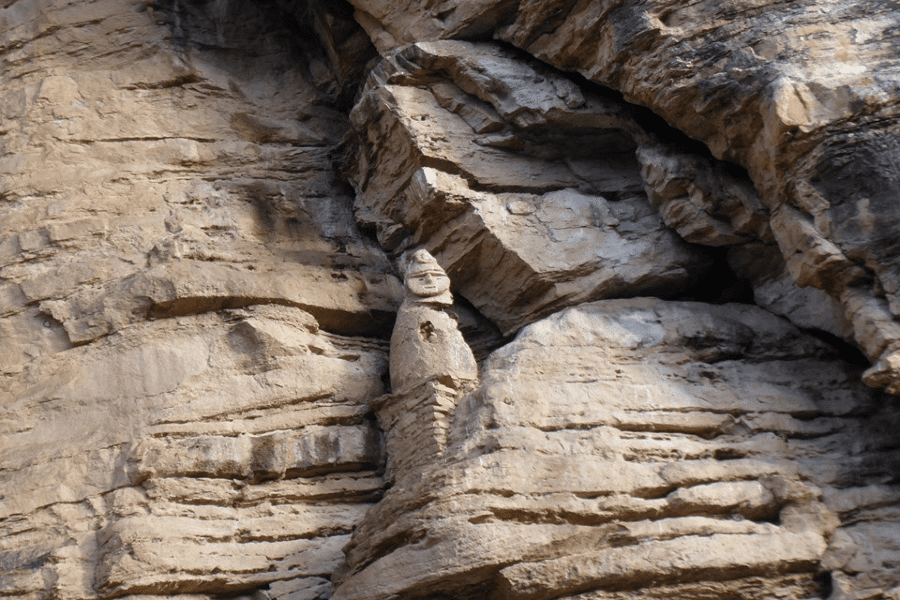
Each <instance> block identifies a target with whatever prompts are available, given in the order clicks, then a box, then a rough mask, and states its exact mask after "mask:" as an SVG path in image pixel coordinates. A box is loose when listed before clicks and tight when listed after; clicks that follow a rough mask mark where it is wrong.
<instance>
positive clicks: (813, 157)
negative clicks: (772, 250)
mask: <svg viewBox="0 0 900 600" xmlns="http://www.w3.org/2000/svg"><path fill="white" fill-rule="evenodd" d="M352 1H353V4H354V5H355V6H356V7H357V9H358V13H359V14H358V20H359V21H360V23H361V24H362V25H363V26H364V27H366V29H367V30H368V31H369V34H370V36H371V37H372V39H373V40H374V42H375V44H376V46H377V47H378V48H379V50H381V51H382V52H387V51H389V50H390V49H392V48H397V47H400V46H403V45H405V44H408V43H416V42H418V43H421V42H422V41H423V40H436V39H443V38H450V37H467V36H480V37H484V36H487V35H493V36H494V37H496V38H499V39H502V40H504V41H506V42H509V43H511V44H513V45H515V46H517V47H519V48H522V49H524V50H526V51H528V52H529V53H531V54H532V55H534V56H536V57H538V58H540V59H541V60H544V61H546V62H547V63H549V64H552V65H555V66H557V67H559V68H561V69H565V70H567V71H577V72H579V73H581V74H582V75H584V76H585V77H587V78H588V79H590V80H591V81H594V82H597V83H601V84H604V85H607V86H610V87H612V88H614V89H616V90H618V91H620V92H621V93H622V94H624V96H625V98H626V99H627V100H629V101H631V102H636V103H638V104H642V105H644V106H648V107H650V108H651V109H652V110H653V111H654V112H655V113H656V114H658V115H661V116H662V117H663V118H664V119H665V120H666V121H667V122H668V123H669V124H671V125H673V126H675V127H676V128H678V129H679V130H681V131H682V132H684V133H686V134H688V135H689V136H691V137H693V138H695V139H697V140H700V141H702V142H704V143H705V144H706V145H707V146H708V147H709V148H710V150H711V151H712V153H713V154H714V155H715V156H717V157H718V158H724V159H728V160H733V161H736V162H738V163H739V164H741V165H743V166H744V167H745V168H746V169H747V171H748V172H749V174H750V176H751V177H752V179H753V182H754V183H755V185H756V187H757V188H758V189H759V190H760V194H761V196H760V197H761V200H762V202H763V204H764V205H765V206H766V207H767V208H768V209H769V211H771V217H770V223H771V228H772V232H773V234H774V236H775V238H776V240H777V243H778V246H779V247H780V249H781V252H782V254H783V256H784V258H785V260H786V262H787V265H788V269H789V271H790V274H791V277H792V278H793V280H794V282H795V283H797V284H799V285H801V286H815V287H817V288H820V289H823V290H825V291H826V292H828V293H829V294H831V295H832V296H833V297H834V298H835V299H837V300H838V301H839V302H840V303H841V305H842V309H843V312H844V315H845V318H846V319H847V321H848V322H851V323H852V324H853V330H854V336H855V339H856V341H857V343H858V344H859V345H860V346H861V347H862V348H863V349H864V351H865V352H866V354H867V355H868V356H869V357H870V359H872V360H873V361H877V364H876V366H875V367H873V369H872V370H871V371H870V372H869V373H867V375H866V381H867V383H869V384H870V385H875V386H887V387H888V388H889V389H891V390H893V391H898V390H900V323H898V320H897V316H898V314H900V301H898V300H897V297H896V294H897V292H898V290H900V275H898V273H900V271H898V270H897V260H896V255H897V246H896V240H897V239H898V238H900V235H898V234H900V232H898V230H897V225H896V224H897V223H898V219H897V218H896V216H895V215H896V212H897V209H896V201H895V198H896V196H897V192H898V189H900V172H898V170H897V167H896V165H897V164H898V162H900V147H898V146H897V142H896V139H897V133H898V129H897V127H898V126H897V116H898V109H897V107H898V104H897V102H896V98H897V97H898V91H900V90H898V88H900V84H898V82H900V61H898V59H897V57H898V56H900V53H898V51H897V49H898V42H897V31H898V30H900V12H898V11H897V10H896V5H895V3H893V2H891V1H889V0H872V1H870V2H865V3H857V2H842V1H835V2H828V3H827V4H825V5H823V4H822V3H821V2H818V1H815V0H804V1H802V2H789V3H784V2H777V1H775V0H761V1H752V2H751V1H743V2H728V3H726V4H722V3H721V2H719V1H718V0H703V1H701V2H693V3H691V4H690V5H684V4H683V3H681V2H674V1H672V0H648V1H645V2H631V3H623V2H618V1H615V0H603V1H598V2H587V1H581V2H576V1H574V0H520V1H513V0H510V1H508V2H499V3H494V2H471V3H465V4H464V5H461V3H457V2H439V3H425V4H422V3H412V2H409V1H408V0H406V1H403V0H400V1H394V0H352ZM876 332H877V333H876Z"/></svg>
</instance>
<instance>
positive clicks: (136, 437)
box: [0, 0, 402, 600]
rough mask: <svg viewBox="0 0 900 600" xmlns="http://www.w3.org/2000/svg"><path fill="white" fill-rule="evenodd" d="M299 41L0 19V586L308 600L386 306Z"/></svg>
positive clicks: (365, 442)
mask: <svg viewBox="0 0 900 600" xmlns="http://www.w3.org/2000/svg"><path fill="white" fill-rule="evenodd" d="M298 31H301V29H300V27H299V26H298V25H297V24H296V23H294V22H293V21H292V19H291V17H290V16H289V15H287V14H286V13H283V12H281V11H280V9H279V8H278V7H277V6H276V5H275V3H265V2H263V3H239V2H231V3H228V2H224V3H222V2H220V3H189V4H185V3H173V2H169V3H166V2H160V3H145V2H127V1H126V2H123V1H120V0H115V1H100V0H98V1H94V2H89V1H85V2H77V3H69V2H55V1H48V2H43V1H18V2H3V3H2V8H0V39H2V44H0V47H2V53H0V61H2V62H0V78H2V83H3V85H2V92H0V123H2V127H0V128H2V136H0V140H2V141H0V144H2V155H0V164H2V167H0V198H2V200H0V214H2V218H0V221H2V223H3V230H2V232H0V314H2V319H0V496H2V497H0V596H3V597H7V596H9V597H15V598H69V599H77V600H84V599H88V598H99V597H123V596H125V597H127V596H129V595H135V594H138V595H140V594H151V595H154V594H156V595H165V596H172V597H177V596H178V595H179V594H201V595H204V594H211V595H221V594H223V593H238V592H240V591H242V590H249V592H248V593H253V591H254V590H257V589H260V588H262V589H265V588H266V586H267V585H268V586H269V590H270V592H271V594H272V595H271V597H273V598H301V597H306V598H315V597H320V596H321V595H327V593H329V590H330V589H331V583H330V574H331V573H332V572H333V571H334V569H335V568H336V567H337V565H338V564H340V563H341V562H342V557H343V555H342V553H341V547H342V546H343V545H344V544H345V543H346V541H347V539H348V537H347V536H348V534H349V532H350V531H351V530H352V528H353V526H354V525H355V523H356V521H357V520H358V518H359V517H360V516H361V515H362V514H363V512H364V510H365V508H366V506H367V505H368V504H369V503H371V502H373V501H374V500H375V499H377V497H378V495H379V494H380V488H381V486H382V480H381V477H380V476H379V475H377V474H376V473H375V471H376V470H377V469H379V468H380V465H382V464H383V460H384V459H383V456H382V451H381V441H380V436H379V434H378V432H377V429H376V428H375V427H374V425H373V419H372V418H371V416H370V408H369V406H368V403H369V401H370V400H371V399H372V398H376V397H379V396H381V395H382V394H383V393H384V391H385V389H384V386H383V383H382V379H381V378H382V376H383V375H385V374H386V370H387V344H386V342H385V341H384V340H383V339H368V338H364V337H349V336H347V335H346V334H352V335H355V336H366V335H372V334H378V335H380V336H384V335H386V334H387V333H388V332H389V327H390V324H391V320H392V313H393V311H394V310H395V309H396V306H397V305H398V303H399V300H400V299H401V297H402V288H401V286H400V283H399V281H398V280H397V279H396V278H395V277H394V275H393V272H392V267H391V265H390V263H389V262H388V261H387V260H386V258H385V257H384V255H383V254H382V252H381V250H380V249H379V248H378V247H377V246H376V245H375V244H374V243H372V242H371V241H369V240H368V239H367V238H365V237H363V236H361V235H360V234H359V232H358V231H357V228H356V225H355V223H354V221H353V218H352V213H351V198H350V197H349V196H348V195H347V193H348V187H347V186H346V184H344V183H343V182H342V181H341V180H340V178H339V177H338V176H336V174H335V173H334V171H333V169H332V167H331V163H330V159H329V157H328V154H329V152H330V151H331V148H332V147H333V146H334V144H335V143H336V142H337V141H338V140H339V139H340V137H341V135H342V134H343V132H344V130H345V129H346V126H347V120H346V117H345V115H343V114H341V113H340V112H339V111H337V110H335V109H334V108H332V106H331V102H332V100H331V99H330V98H332V97H333V95H332V96H329V90H328V89H325V90H324V91H320V90H319V89H317V88H316V87H315V86H314V85H313V83H312V82H313V81H315V78H314V77H313V76H312V75H311V74H310V68H311V67H310V65H312V64H314V63H315V61H316V60H319V61H321V58H320V55H319V53H318V51H317V50H315V47H314V46H312V45H311V46H310V47H309V48H306V47H304V46H303V45H298V43H297V40H298V39H299V40H301V41H302V40H303V38H304V37H306V38H307V39H308V40H311V39H313V38H312V36H305V35H299V36H298ZM322 64H327V62H323V63H322ZM323 68H324V67H323ZM241 307H245V308H241ZM340 334H344V335H340ZM195 597H196V596H195ZM203 597H206V596H203Z"/></svg>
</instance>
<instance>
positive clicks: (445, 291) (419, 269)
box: [403, 250, 453, 304]
mask: <svg viewBox="0 0 900 600" xmlns="http://www.w3.org/2000/svg"><path fill="white" fill-rule="evenodd" d="M403 282H404V284H405V285H406V290H407V292H408V294H409V295H410V296H414V298H411V299H412V300H426V301H429V302H438V303H440V304H452V303H453V297H452V296H451V295H450V291H449V290H450V278H449V277H447V273H445V272H444V269H442V268H441V266H440V265H439V264H438V263H437V261H436V260H435V259H434V257H433V256H431V254H430V253H429V252H428V251H427V250H416V251H415V252H414V253H413V254H412V256H410V257H409V259H407V264H406V272H405V273H404V277H403Z"/></svg>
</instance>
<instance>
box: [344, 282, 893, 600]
mask: <svg viewBox="0 0 900 600" xmlns="http://www.w3.org/2000/svg"><path fill="white" fill-rule="evenodd" d="M858 378H859V370H858V369H857V368H854V367H851V366H849V365H847V364H846V363H844V362H843V361H841V360H840V358H839V357H838V356H837V355H836V354H835V353H834V352H833V350H831V349H830V348H829V347H828V346H826V345H825V344H823V343H822V342H820V341H818V340H817V339H815V338H812V337H810V336H807V335H805V334H803V333H801V332H800V331H799V330H797V329H796V328H794V327H793V326H791V325H790V324H788V323H787V322H786V321H784V320H781V319H778V318H776V317H773V316H772V315H771V314H769V313H767V312H765V311H763V310H761V309H758V308H753V307H748V306H741V305H723V306H710V305H705V304H701V303H677V302H664V301H660V300H656V299H633V300H609V301H601V302H596V303H590V304H585V305H582V306H579V307H575V308H570V309H567V310H564V311H561V312H560V313H557V314H556V315H553V316H552V317H549V318H547V319H544V320H542V321H539V322H537V323H534V324H532V325H530V326H528V327H526V328H524V329H523V330H522V331H521V332H520V334H519V336H518V337H517V338H516V340H515V341H513V342H512V343H510V344H509V345H507V346H505V347H503V348H502V349H500V350H498V351H496V352H495V353H494V354H493V355H492V356H491V358H490V359H489V360H488V362H487V363H486V365H485V367H484V372H483V377H482V384H481V387H480V388H479V389H478V390H476V391H475V392H473V393H472V394H471V395H469V396H467V397H466V398H464V399H462V400H461V401H460V402H459V403H458V404H457V407H456V410H455V412H454V414H453V419H452V425H451V427H450V430H449V433H448V445H447V450H446V453H445V455H444V457H443V458H442V459H441V460H438V461H435V462H434V463H432V464H431V465H430V466H425V467H418V468H417V469H412V475H410V477H409V479H407V480H406V485H404V486H396V487H394V488H392V489H390V490H389V491H388V492H387V494H386V496H385V498H384V499H383V500H382V501H381V502H380V503H379V504H378V505H376V506H375V507H373V508H372V509H370V511H369V513H368V514H367V515H366V517H365V519H364V521H363V523H362V525H361V526H360V528H359V529H358V530H357V531H356V532H354V535H353V539H352V541H351V543H350V545H349V546H348V547H347V557H348V563H349V566H350V571H349V573H348V575H346V576H345V577H344V579H343V580H342V581H341V582H340V584H339V585H338V587H337V590H336V592H335V598H338V599H342V600H345V599H350V598H360V599H361V598H366V599H377V598H395V597H396V598H415V597H421V596H423V595H429V594H435V595H437V594H447V595H450V596H451V597H454V598H482V597H492V596H491V595H492V594H496V595H497V597H503V598H528V599H534V598H546V599H550V598H557V597H560V596H566V595H573V597H578V598H619V597H621V598H631V597H641V596H642V595H644V594H648V593H649V594H656V593H659V594H664V595H665V594H671V596H670V597H677V598H691V597H695V595H696V594H697V593H701V590H705V589H715V590H717V591H716V593H718V594H720V595H728V594H738V595H739V597H754V596H755V597H772V596H776V595H781V596H785V597H790V598H797V599H798V600H799V599H801V598H807V597H817V596H821V595H822V594H824V588H822V587H821V580H820V579H819V578H818V573H819V572H820V569H821V568H823V565H825V564H828V565H837V564H838V561H839V560H844V561H852V560H853V559H852V557H853V556H855V554H854V553H856V552H863V553H867V552H868V551H866V550H863V549H862V548H863V546H860V545H859V544H863V545H864V544H866V543H873V544H877V547H878V548H879V549H880V550H877V551H875V552H874V553H867V554H866V556H872V557H874V556H879V554H878V553H879V552H885V553H887V554H891V553H892V552H893V550H892V548H893V547H894V544H895V537H894V536H893V534H892V533H889V532H891V531H893V529H892V527H891V526H890V525H887V524H888V523H890V522H891V519H892V517H890V516H889V515H890V514H894V513H893V512H891V511H896V510H897V506H898V505H897V502H898V496H897V495H896V493H895V490H893V488H890V489H888V488H884V487H879V486H880V485H882V484H880V483H879V482H882V481H886V480H887V479H888V478H890V477H892V476H891V475H890V474H889V472H890V467H889V466H888V465H889V464H890V462H891V460H893V459H891V458H889V457H891V456H893V453H894V452H895V451H894V450H893V446H894V442H893V441H892V440H893V437H894V436H893V433H892V431H891V426H890V425H888V423H892V422H895V421H896V419H897V418H898V417H897V410H898V407H897V405H896V402H894V401H892V400H891V399H890V397H887V396H885V395H883V394H878V393H875V392H873V391H872V390H870V389H868V388H866V387H864V386H863V385H862V384H861V383H859V381H858ZM862 431H867V432H868V433H867V434H866V435H865V437H866V438H867V439H868V441H869V443H868V444H867V447H866V450H865V452H866V453H872V454H869V456H870V457H871V458H868V459H861V460H858V459H857V458H854V457H853V456H849V455H847V454H845V453H844V452H843V451H842V450H841V448H845V447H846V446H845V445H846V444H853V443H854V440H857V439H858V436H859V435H860V433H861V432H862ZM410 443H413V444H414V443H415V442H414V441H412V440H411V441H410ZM410 450H411V448H407V449H406V451H407V452H409V451H410ZM389 452H390V450H389ZM876 456H877V457H879V458H875V457H876ZM862 464H865V465H866V467H864V468H862V469H861V468H860V467H861V465H862ZM876 465H880V466H876ZM872 486H874V487H872ZM851 490H853V491H851ZM845 500H846V502H848V506H846V507H845V506H843V505H842V502H843V501H845ZM851 505H852V506H853V507H854V508H852V509H851V508H849V506H851ZM865 506H870V507H873V508H874V507H875V506H883V507H886V506H890V507H891V508H890V509H889V511H888V512H884V513H879V512H878V510H880V509H876V510H875V511H874V512H872V513H871V518H872V519H874V520H875V521H878V522H879V523H884V524H886V525H887V527H886V528H885V529H883V530H882V531H883V532H884V535H885V536H886V537H885V538H884V539H881V538H880V537H879V538H877V540H880V541H876V538H875V537H873V538H866V539H868V540H869V541H867V542H862V541H861V540H862V537H854V536H855V535H861V536H863V537H864V534H862V531H861V530H857V529H856V526H855V525H854V521H853V519H852V518H850V519H848V518H847V517H848V515H849V514H850V513H851V512H852V511H853V510H857V509H858V510H872V509H866V508H863V507H865ZM839 507H840V508H839ZM885 519H887V520H886V521H885ZM873 526H874V525H873ZM851 539H853V540H857V541H855V542H850V541H849V540H851ZM831 540H841V542H840V543H841V544H849V546H843V545H842V546H840V547H835V546H833V545H832V546H830V545H829V544H833V542H832V541H831ZM839 548H843V549H842V550H839ZM851 548H852V549H851ZM835 552H840V553H841V554H840V556H841V558H840V559H838V558H837V555H835V559H830V558H827V557H829V556H831V555H832V553H835ZM738 556H739V557H740V558H737V557H738ZM860 557H861V555H860ZM859 560H861V558H860V559H859ZM865 560H868V562H865V563H864V564H866V565H867V566H866V567H864V568H863V571H865V572H866V576H865V577H863V578H862V579H865V580H869V581H876V580H877V581H879V582H880V584H879V585H881V586H882V588H881V589H890V588H891V587H893V586H895V585H897V582H896V581H895V579H896V575H891V574H890V573H891V572H892V569H891V567H890V565H889V564H888V563H885V562H881V563H880V564H879V563H878V559H865ZM840 564H841V565H846V564H849V562H844V563H840ZM856 564H860V565H862V564H863V562H859V563H854V565H856ZM824 568H826V569H828V568H832V567H824ZM834 569H836V571H837V572H838V573H837V575H836V577H841V576H842V575H841V574H840V573H843V572H847V573H851V574H856V573H859V572H860V571H857V570H856V569H857V567H855V566H853V567H844V566H835V567H834ZM649 581H652V582H653V583H648V582H649ZM701 581H702V583H700V582H701ZM576 594H584V595H583V596H582V595H576ZM654 597H655V596H654Z"/></svg>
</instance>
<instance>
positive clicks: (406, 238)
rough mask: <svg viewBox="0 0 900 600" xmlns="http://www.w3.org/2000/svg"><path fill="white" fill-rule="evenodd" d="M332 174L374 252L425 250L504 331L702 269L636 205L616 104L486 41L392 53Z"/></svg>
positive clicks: (640, 138)
mask: <svg viewBox="0 0 900 600" xmlns="http://www.w3.org/2000/svg"><path fill="white" fill-rule="evenodd" d="M351 119H352V121H353V123H354V126H355V128H356V135H357V141H356V142H355V143H350V144H348V147H347V148H346V149H345V159H344V160H343V163H342V164H343V169H344V170H345V172H346V173H347V174H348V175H349V176H350V178H351V181H352V182H353V184H354V186H355V187H356V188H357V190H358V196H357V200H356V206H355V208H356V214H357V217H358V218H359V219H360V220H361V221H362V222H363V223H364V224H368V225H369V226H370V227H373V228H375V230H376V232H377V235H378V239H379V241H380V242H381V243H382V245H383V246H384V247H386V248H387V249H389V250H393V251H395V252H399V251H402V250H403V249H404V248H406V247H408V246H414V247H419V246H422V247H425V248H428V249H429V250H430V251H431V252H432V253H433V254H435V256H437V257H438V258H439V259H440V260H441V262H442V264H444V265H445V266H446V268H447V272H448V273H449V274H450V276H451V278H452V279H453V281H454V282H455V290H456V291H458V292H459V293H460V294H461V295H462V296H463V297H465V298H466V299H467V300H469V301H470V302H471V303H472V304H473V305H475V307H476V308H478V309H479V310H480V311H481V312H482V313H483V314H484V315H485V316H487V317H488V318H490V319H491V320H492V321H494V322H495V323H497V324H498V326H499V327H500V329H501V330H502V331H503V332H504V334H510V333H514V332H515V331H516V330H517V329H518V328H519V327H521V326H522V325H523V324H525V323H528V322H530V321H533V320H534V319H536V318H538V317H540V316H542V315H544V314H547V313H549V312H552V311H553V310H558V309H559V308H561V307H564V306H567V305H571V304H575V303H578V302H581V301H584V300H588V299H594V298H602V297H615V296H629V295H635V294H641V293H653V294H660V295H669V296H671V295H673V294H677V293H679V292H683V291H685V290H686V289H687V288H688V287H689V286H690V283H691V282H692V281H694V280H696V279H697V278H698V277H701V276H702V275H703V274H704V273H706V272H707V271H708V270H709V269H710V267H711V260H710V259H709V258H708V257H707V256H706V254H705V253H704V252H703V251H702V249H697V248H692V247H690V246H688V245H687V244H685V243H683V242H682V241H681V240H680V239H678V237H677V236H675V235H673V233H672V232H671V231H670V230H669V229H668V228H667V227H665V225H664V224H663V223H662V221H661V220H660V219H659V217H658V216H657V214H656V211H655V210H654V209H653V207H652V206H651V205H650V204H649V202H648V201H647V198H646V195H645V194H644V185H643V180H642V178H641V172H640V166H639V164H638V162H637V159H636V158H635V149H636V148H637V145H638V143H642V142H645V141H648V140H650V139H651V137H652V136H651V135H650V134H649V133H648V132H646V131H644V130H643V129H642V128H641V126H639V125H638V123H637V122H636V121H635V120H634V118H633V117H632V115H630V114H629V111H628V107H627V106H625V105H623V104H622V103H616V102H614V101H611V100H608V99H606V98H603V97H601V96H598V95H596V94H592V93H589V92H587V91H584V90H582V89H581V88H580V87H579V86H578V85H576V84H575V83H573V82H572V81H571V80H569V79H567V78H565V77H563V76H561V75H560V74H559V73H557V72H554V71H552V70H550V69H547V68H546V67H544V66H541V65H539V64H536V63H532V62H529V61H527V60H522V59H521V58H520V57H516V56H514V55H512V54H511V53H510V52H508V51H506V50H502V49H500V48H499V47H498V46H496V45H492V44H473V43H469V42H458V41H443V42H433V43H423V44H414V45H412V46H409V47H407V48H405V49H403V50H400V51H398V52H396V53H394V54H393V55H392V56H391V57H389V58H388V59H386V60H385V62H383V63H382V64H381V65H380V66H379V67H378V68H377V69H376V70H375V72H374V73H373V74H372V75H371V76H370V78H369V81H368V83H367V86H366V88H365V90H364V91H363V95H362V98H361V99H360V101H359V103H358V104H357V106H356V107H355V108H354V110H353V112H352V114H351Z"/></svg>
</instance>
